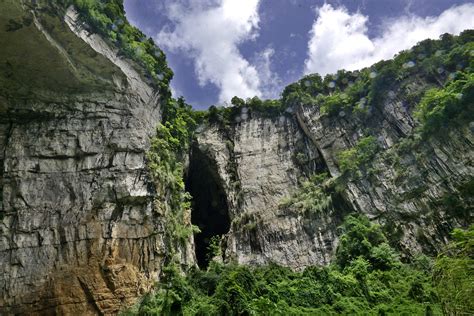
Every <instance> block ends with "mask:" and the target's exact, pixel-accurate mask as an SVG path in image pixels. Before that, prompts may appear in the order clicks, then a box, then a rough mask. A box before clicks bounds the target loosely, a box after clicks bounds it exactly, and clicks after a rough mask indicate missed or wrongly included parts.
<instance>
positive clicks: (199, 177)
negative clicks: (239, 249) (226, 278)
mask: <svg viewBox="0 0 474 316" xmlns="http://www.w3.org/2000/svg"><path fill="white" fill-rule="evenodd" d="M185 184H186V190H187V191H188V192H189V193H190V194H191V196H192V197H193V199H192V213H191V221H192V223H193V224H194V225H196V226H198V227H199V229H200V230H201V232H200V233H196V234H195V235H194V243H195V252H196V259H197V263H198V266H199V267H200V268H201V269H203V268H204V269H205V268H207V266H208V264H209V261H210V259H211V258H210V256H211V255H210V254H209V251H208V247H209V243H210V241H211V238H212V237H213V236H219V235H224V234H226V233H227V232H228V231H229V228H230V219H229V211H228V203H227V196H226V194H225V191H224V189H223V187H222V181H221V179H220V178H219V175H218V172H217V167H216V165H215V163H214V162H213V161H212V160H211V159H209V157H208V156H206V155H205V154H204V153H203V152H202V151H201V150H200V149H199V148H198V146H197V145H194V146H192V148H191V154H190V162H189V168H188V172H187V176H186V181H185Z"/></svg>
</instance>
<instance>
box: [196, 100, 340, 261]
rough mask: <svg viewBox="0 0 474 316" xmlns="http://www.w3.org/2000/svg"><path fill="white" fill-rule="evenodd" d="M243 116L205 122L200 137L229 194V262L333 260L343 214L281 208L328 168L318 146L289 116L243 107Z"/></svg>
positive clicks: (226, 242) (226, 244)
mask: <svg viewBox="0 0 474 316" xmlns="http://www.w3.org/2000/svg"><path fill="white" fill-rule="evenodd" d="M241 116H242V117H244V118H245V119H243V120H239V123H238V124H235V125H233V126H232V127H228V128H222V127H220V126H219V125H211V126H207V127H204V128H203V129H202V130H201V131H199V133H198V134H197V140H196V142H197V146H198V148H199V150H200V151H201V152H202V153H204V154H205V156H207V159H209V160H210V161H212V162H213V165H214V166H215V168H216V172H217V173H218V175H219V179H220V182H221V185H222V186H223V189H224V190H225V192H226V193H227V197H228V199H227V200H228V204H229V216H230V218H231V221H232V222H231V227H230V231H229V233H228V234H227V235H226V237H225V240H224V241H223V247H224V249H225V251H224V259H225V260H227V261H236V262H238V263H241V264H265V263H271V262H273V263H278V264H282V265H287V266H291V267H293V268H295V269H299V268H304V267H305V266H308V265H311V264H326V263H328V262H329V260H330V257H331V253H332V251H333V248H334V245H335V242H336V240H337V238H336V227H337V226H338V224H339V223H340V220H341V218H342V216H341V214H337V213H338V212H339V211H334V212H330V211H328V212H327V213H326V214H322V215H321V216H319V215H318V216H316V217H313V218H307V217H305V216H304V215H303V214H300V213H297V212H296V213H295V212H292V211H289V210H288V209H286V208H284V207H282V206H281V203H282V201H284V199H285V198H288V197H290V196H291V194H292V193H293V192H295V191H296V190H297V189H298V187H299V186H300V185H301V183H302V182H303V181H305V180H307V179H308V177H309V175H311V174H313V173H315V172H321V171H323V170H325V169H326V166H325V164H324V161H323V160H322V157H321V156H320V154H319V152H318V150H317V148H316V147H315V146H314V144H313V143H312V142H311V140H310V139H309V138H308V137H307V136H306V135H305V133H304V132H303V130H302V129H301V128H300V127H299V125H298V123H297V121H296V119H295V117H294V116H293V115H291V114H288V113H286V114H285V115H281V116H280V117H275V118H265V117H262V116H261V115H259V114H258V113H251V112H250V113H249V112H248V109H247V108H244V109H243V113H242V114H241Z"/></svg>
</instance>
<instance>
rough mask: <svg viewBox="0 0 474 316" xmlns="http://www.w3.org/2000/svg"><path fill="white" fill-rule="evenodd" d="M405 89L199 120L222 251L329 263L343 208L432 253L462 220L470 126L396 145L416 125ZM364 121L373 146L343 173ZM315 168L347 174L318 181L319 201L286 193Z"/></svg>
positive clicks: (406, 245) (409, 249) (467, 212)
mask: <svg viewBox="0 0 474 316" xmlns="http://www.w3.org/2000/svg"><path fill="white" fill-rule="evenodd" d="M407 80H408V82H403V86H404V87H409V88H412V89H417V90H421V91H423V90H426V89H427V87H428V84H427V83H426V82H424V81H423V78H422V77H416V78H408V79H407ZM413 80H416V82H411V81H413ZM404 89H406V88H404ZM405 94H406V92H404V90H402V89H401V88H400V89H398V90H397V89H394V91H389V93H387V95H385V96H384V97H383V101H382V102H380V103H379V104H378V105H376V106H375V107H372V108H371V109H370V110H369V111H368V113H367V114H366V115H364V116H360V115H357V114H354V113H351V112H348V113H345V112H344V111H341V112H340V113H338V114H336V115H332V116H330V115H323V114H321V113H320V110H319V107H318V106H316V105H306V106H296V109H295V111H294V114H293V115H287V116H284V117H283V116H282V117H281V118H278V117H277V118H273V119H265V118H262V117H259V116H258V114H254V115H253V117H251V118H250V119H248V120H245V121H243V122H240V123H237V124H234V125H232V126H227V127H225V128H223V127H221V128H218V127H217V125H211V126H208V127H206V128H204V129H203V131H202V132H201V133H200V134H199V135H198V137H197V142H198V144H199V148H201V150H202V151H203V152H205V153H206V154H207V156H208V157H209V159H210V160H212V161H214V162H215V164H216V166H217V167H216V172H217V173H218V175H219V178H220V179H221V181H222V183H223V187H224V189H225V190H226V192H227V196H228V197H230V199H229V200H230V201H231V203H230V205H231V206H230V209H229V212H230V217H231V220H232V224H231V228H230V230H229V233H228V234H227V235H226V237H225V240H224V242H223V243H222V246H223V247H224V248H225V254H224V259H225V260H228V261H237V262H239V263H249V264H263V263H269V262H275V263H278V264H282V265H285V266H290V267H292V268H294V269H302V268H304V267H306V266H309V265H318V264H327V263H329V262H330V260H331V258H332V256H333V255H334V250H335V248H336V246H337V243H338V240H337V227H338V226H339V225H340V223H341V222H342V219H343V217H344V215H346V214H348V213H351V212H358V213H362V214H365V215H366V216H368V217H369V218H370V219H371V220H373V221H375V222H378V223H379V224H381V225H382V226H383V227H385V229H386V231H387V233H388V235H389V237H390V239H391V242H392V244H393V245H394V246H396V247H398V248H399V249H400V250H402V252H403V253H404V254H405V255H406V256H411V255H413V254H416V253H419V252H424V253H429V254H436V253H437V252H438V251H439V250H440V249H441V248H442V247H443V245H444V244H445V243H446V242H447V238H448V237H449V233H450V232H451V231H452V229H453V228H455V227H459V226H465V225H468V224H469V223H470V222H471V220H472V185H473V178H472V175H473V173H474V167H473V157H474V147H473V143H474V137H473V131H472V127H469V126H458V127H455V128H451V129H450V132H449V134H448V135H444V136H443V137H432V138H429V139H427V140H426V141H424V142H421V143H420V144H419V145H417V146H416V147H413V148H412V149H410V150H408V151H406V150H405V151H404V150H402V149H401V148H403V146H402V143H403V142H405V143H408V142H410V141H412V140H410V139H412V138H410V137H409V136H410V135H412V134H413V131H414V127H415V125H416V122H415V120H414V118H413V113H412V112H413V104H412V103H410V102H409V101H408V100H407V99H406V97H405ZM468 125H469V124H468ZM471 125H472V123H471ZM367 131H369V132H370V135H372V137H373V139H375V141H376V143H377V146H378V148H379V152H378V154H376V155H375V157H374V158H373V159H372V160H371V161H370V162H369V163H368V166H366V167H364V168H363V169H362V170H359V171H358V172H356V173H354V174H350V175H349V174H347V173H346V174H343V173H342V172H341V170H340V166H339V163H338V154H339V153H340V152H342V151H345V150H348V149H351V148H353V147H354V146H356V145H357V143H358V142H359V140H360V139H361V138H362V137H363V135H364V134H365V135H366V134H367ZM395 145H397V146H395ZM409 148H410V147H409ZM322 172H326V173H328V174H329V176H330V177H331V178H332V179H331V180H329V182H328V183H331V181H332V183H338V182H337V181H339V180H341V179H343V181H344V183H345V184H344V186H343V187H337V189H336V186H334V185H333V186H331V185H329V187H326V189H324V190H326V191H325V192H324V194H323V195H322V196H321V197H319V198H318V199H319V201H322V202H324V203H323V204H324V205H323V204H321V205H323V206H322V207H320V208H318V207H316V206H314V205H313V206H310V210H309V212H308V211H306V212H301V211H298V208H297V207H296V208H295V207H291V206H290V205H289V204H288V203H284V202H285V200H286V199H287V198H288V197H289V196H291V194H292V192H298V190H301V187H302V186H303V189H304V181H305V180H307V179H308V177H309V175H310V174H318V173H322ZM302 184H303V185H302ZM313 204H314V203H313ZM311 208H312V209H311Z"/></svg>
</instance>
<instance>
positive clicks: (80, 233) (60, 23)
mask: <svg viewBox="0 0 474 316" xmlns="http://www.w3.org/2000/svg"><path fill="white" fill-rule="evenodd" d="M15 19H16V20H18V21H25V20H27V21H30V22H29V23H23V22H22V23H23V25H22V27H21V28H19V29H16V30H12V31H5V30H4V28H3V27H4V26H5V25H6V24H8V23H11V22H9V21H11V20H15ZM0 26H1V32H2V34H1V36H0V38H1V40H2V41H5V42H4V43H0V44H1V46H2V49H1V52H0V55H1V58H0V60H1V61H2V63H3V65H2V67H3V69H2V70H3V72H2V74H1V75H0V78H1V86H2V87H3V89H0V167H1V168H0V171H1V173H0V196H1V200H0V267H1V271H0V314H2V315H5V314H29V315H31V314H74V315H88V314H91V315H95V314H114V313H117V312H118V310H119V309H120V308H123V306H128V305H130V304H131V303H133V302H134V301H135V300H136V298H137V297H139V296H141V295H143V294H144V293H145V292H146V291H148V290H150V287H151V285H152V284H153V282H155V281H156V279H157V276H158V274H159V272H160V269H161V266H162V260H163V253H164V252H165V249H164V242H163V240H162V236H163V235H162V234H160V231H162V230H163V228H162V225H163V223H162V221H161V220H160V219H159V218H158V217H157V216H156V214H155V213H154V211H153V207H152V206H153V205H152V204H153V203H152V200H153V188H152V186H151V185H150V183H149V179H148V177H147V173H146V164H145V152H146V150H147V149H148V148H149V145H150V138H151V137H152V136H153V135H154V131H155V127H156V125H157V123H158V122H159V120H160V95H159V94H157V92H156V91H154V89H153V88H152V87H151V86H150V85H149V83H148V82H147V81H146V80H145V79H142V76H141V75H140V73H139V71H138V70H135V69H139V67H137V66H136V65H134V64H133V63H132V62H131V61H129V60H125V59H123V58H121V57H119V56H118V55H117V52H116V51H115V50H114V49H113V48H112V47H110V46H109V45H108V44H107V43H106V42H105V41H104V40H102V38H100V37H99V36H97V35H93V34H89V33H88V32H87V31H86V30H85V29H84V28H83V26H82V24H81V23H80V22H79V20H78V18H77V13H76V12H75V11H74V10H72V9H70V10H68V12H67V14H66V16H65V17H63V18H62V17H59V16H57V15H54V14H48V13H43V12H42V11H30V10H29V8H27V7H23V6H22V4H21V2H18V1H13V0H11V1H3V2H1V3H0Z"/></svg>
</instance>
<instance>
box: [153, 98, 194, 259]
mask: <svg viewBox="0 0 474 316" xmlns="http://www.w3.org/2000/svg"><path fill="white" fill-rule="evenodd" d="M197 116H198V114H197V113H196V112H193V111H192V108H191V106H190V105H188V104H186V103H185V102H184V100H183V99H182V98H180V99H178V100H175V99H171V98H170V99H169V100H168V103H167V104H166V106H165V108H164V111H163V123H162V124H160V125H159V126H158V127H157V133H156V136H155V137H154V138H153V139H152V144H151V148H150V150H149V152H148V155H147V159H148V168H149V169H150V173H151V176H152V177H153V180H154V182H155V187H156V190H157V192H156V193H157V194H156V195H157V196H156V198H155V211H157V212H158V213H160V214H162V215H164V216H165V218H166V226H165V229H166V236H165V237H166V241H167V242H168V243H169V244H168V247H167V249H168V250H169V257H170V258H168V259H170V260H171V261H172V260H173V259H174V258H172V256H173V254H174V250H176V249H178V248H179V247H180V246H181V245H183V244H184V243H185V242H186V239H187V238H189V237H190V236H191V235H192V233H194V232H197V231H198V229H197V227H195V226H193V225H191V223H190V222H189V220H188V221H187V220H186V218H189V216H188V213H189V212H190V211H191V196H190V195H189V193H187V192H186V190H185V186H184V181H183V174H184V159H185V156H186V155H187V153H188V150H189V145H190V142H191V140H192V136H193V132H194V129H195V128H196V126H197V123H196V118H197ZM171 261H169V262H171Z"/></svg>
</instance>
